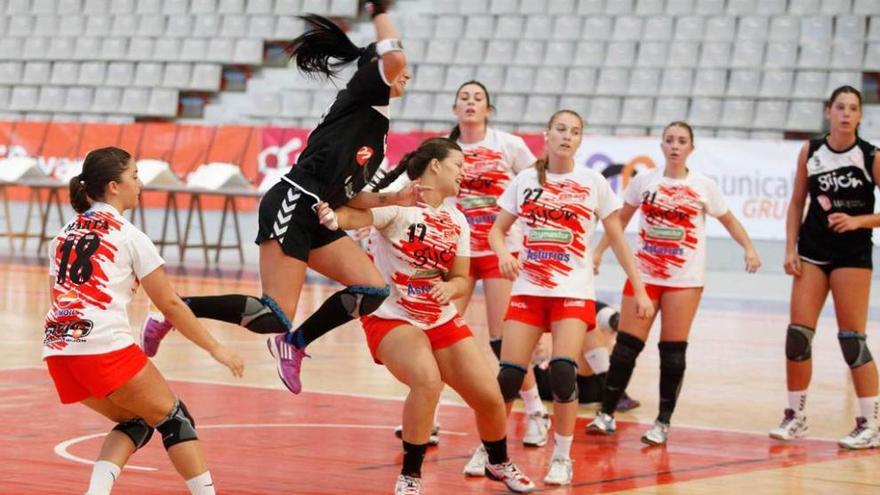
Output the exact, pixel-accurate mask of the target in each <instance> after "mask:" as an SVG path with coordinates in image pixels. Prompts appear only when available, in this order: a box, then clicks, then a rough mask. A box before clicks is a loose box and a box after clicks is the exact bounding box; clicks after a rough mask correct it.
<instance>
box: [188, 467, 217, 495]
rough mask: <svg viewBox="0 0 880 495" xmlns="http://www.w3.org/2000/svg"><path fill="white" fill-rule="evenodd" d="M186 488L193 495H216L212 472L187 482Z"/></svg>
mask: <svg viewBox="0 0 880 495" xmlns="http://www.w3.org/2000/svg"><path fill="white" fill-rule="evenodd" d="M186 487H187V488H189V493H190V494H191V495H214V493H215V492H214V480H212V479H211V471H205V472H204V473H202V474H200V475H198V476H196V477H195V478H190V479H188V480H186Z"/></svg>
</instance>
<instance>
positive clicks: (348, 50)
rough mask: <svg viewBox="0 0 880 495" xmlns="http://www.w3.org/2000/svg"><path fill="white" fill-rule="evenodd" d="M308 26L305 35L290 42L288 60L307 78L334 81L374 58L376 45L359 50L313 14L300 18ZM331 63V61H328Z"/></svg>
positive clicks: (342, 33)
mask: <svg viewBox="0 0 880 495" xmlns="http://www.w3.org/2000/svg"><path fill="white" fill-rule="evenodd" d="M300 19H302V20H304V21H305V22H306V23H307V24H308V28H307V30H306V32H305V33H303V34H302V35H300V36H299V37H297V38H296V39H295V40H293V42H291V44H290V47H289V48H288V53H290V58H291V59H294V60H295V62H296V66H297V68H299V70H300V71H302V72H305V73H306V74H322V75H324V76H325V77H328V78H330V77H334V76H336V74H337V73H338V72H339V70H340V69H341V68H342V67H343V66H345V65H348V64H350V63H351V62H354V61H355V60H357V61H358V66H361V65H363V64H365V63H367V62H369V61H370V60H371V59H372V58H373V57H376V56H377V54H376V43H370V44H369V45H367V46H366V47H363V48H362V47H359V46H357V45H355V44H354V43H352V42H351V39H349V37H348V36H347V35H346V34H345V32H344V31H343V30H342V29H341V28H340V27H339V26H337V25H336V24H335V23H334V22H333V21H331V20H330V19H327V18H326V17H322V16H319V15H316V14H308V15H305V16H300ZM331 59H332V60H331Z"/></svg>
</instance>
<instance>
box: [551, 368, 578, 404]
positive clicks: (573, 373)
mask: <svg viewBox="0 0 880 495" xmlns="http://www.w3.org/2000/svg"><path fill="white" fill-rule="evenodd" d="M550 389H551V390H552V391H553V401H554V402H559V403H561V404H565V403H567V402H573V401H576V400H577V398H578V387H577V362H576V361H574V360H572V359H569V358H564V357H558V358H553V359H551V360H550Z"/></svg>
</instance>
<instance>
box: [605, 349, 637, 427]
mask: <svg viewBox="0 0 880 495" xmlns="http://www.w3.org/2000/svg"><path fill="white" fill-rule="evenodd" d="M618 347H620V349H618ZM644 347H645V343H644V342H642V341H641V340H639V339H637V338H636V337H633V336H632V335H630V334H628V333H626V332H618V333H617V343H616V344H615V345H614V350H613V351H612V352H611V358H610V361H611V366H610V367H609V368H608V374H607V375H606V378H605V392H604V396H603V397H602V412H603V413H605V414H610V415H612V416H613V415H614V411H615V410H616V409H617V403H618V402H620V397H621V396H623V392H624V390H626V387H627V385H629V380H630V378H632V374H633V370H634V369H635V367H636V358H637V357H638V354H639V353H641V352H642V350H643V349H644Z"/></svg>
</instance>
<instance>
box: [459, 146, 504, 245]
mask: <svg viewBox="0 0 880 495" xmlns="http://www.w3.org/2000/svg"><path fill="white" fill-rule="evenodd" d="M462 173H463V175H464V177H463V178H462V181H461V191H460V192H459V195H458V208H459V210H461V212H462V213H464V215H465V218H467V221H468V225H470V227H471V249H472V250H474V251H490V250H491V248H490V247H489V231H490V230H491V229H492V224H493V223H495V217H497V216H498V212H499V211H500V207H499V206H498V205H497V204H496V202H497V199H498V196H501V194H502V193H503V192H504V190H505V189H506V188H507V185H508V184H509V183H510V180H511V179H512V178H513V174H512V173H511V172H510V171H509V170H508V169H507V167H505V166H504V155H503V154H502V153H501V152H500V151H495V150H491V149H489V148H485V147H482V146H478V147H475V148H471V149H467V150H465V151H464V168H463V170H462Z"/></svg>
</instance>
